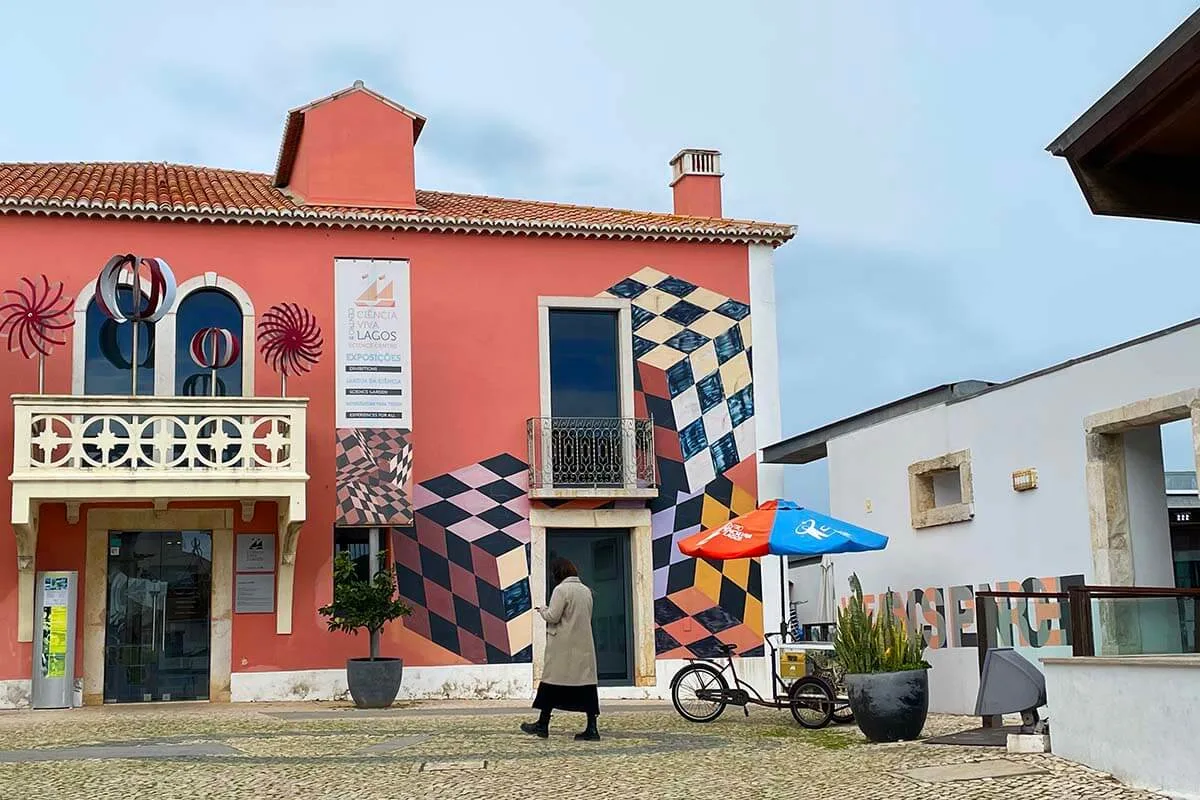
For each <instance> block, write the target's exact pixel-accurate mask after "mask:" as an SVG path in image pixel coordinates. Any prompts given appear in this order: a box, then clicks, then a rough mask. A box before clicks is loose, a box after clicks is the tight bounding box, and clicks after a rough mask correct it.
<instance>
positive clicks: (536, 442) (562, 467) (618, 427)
mask: <svg viewBox="0 0 1200 800" xmlns="http://www.w3.org/2000/svg"><path fill="white" fill-rule="evenodd" d="M526 427H527V432H528V434H529V491H530V495H531V496H532V497H547V498H553V497H654V496H655V495H657V493H658V480H657V475H656V472H655V463H654V423H653V422H652V421H651V420H649V419H632V418H621V417H534V418H533V419H531V420H529V422H528V423H527V426H526Z"/></svg>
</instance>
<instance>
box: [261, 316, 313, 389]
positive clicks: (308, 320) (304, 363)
mask: <svg viewBox="0 0 1200 800" xmlns="http://www.w3.org/2000/svg"><path fill="white" fill-rule="evenodd" d="M258 345H259V349H260V350H261V351H262V354H263V358H265V359H266V361H267V364H268V365H270V367H271V369H273V370H275V371H276V372H278V373H279V377H280V393H281V394H282V395H286V394H287V378H288V375H293V376H295V375H301V374H303V373H305V372H308V371H310V370H311V369H312V368H313V367H314V366H316V364H317V362H318V361H319V360H320V359H321V350H322V348H323V347H324V346H325V340H324V339H322V338H321V326H320V325H318V324H317V318H316V317H314V316H313V315H312V313H311V312H310V311H309V310H308V309H307V308H301V307H300V306H298V305H296V304H295V303H280V304H278V305H275V306H271V308H269V309H267V311H266V313H265V314H263V315H262V320H261V321H260V322H259V323H258Z"/></svg>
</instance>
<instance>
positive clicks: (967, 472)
mask: <svg viewBox="0 0 1200 800" xmlns="http://www.w3.org/2000/svg"><path fill="white" fill-rule="evenodd" d="M950 471H957V472H958V483H959V489H960V490H961V495H962V499H961V500H960V501H959V502H957V503H951V504H949V505H944V506H938V505H934V495H933V476H934V475H935V474H937V473H939V472H950ZM908 497H909V514H910V517H911V519H912V526H913V528H915V529H918V530H919V529H921V528H933V527H936V526H938V525H952V524H954V523H956V522H969V521H970V520H972V519H974V517H975V490H974V484H973V483H972V479H971V451H970V450H957V451H955V452H953V453H946V454H945V455H941V456H937V457H936V458H929V459H925V460H924V461H918V462H916V463H915V464H910V465H909V466H908Z"/></svg>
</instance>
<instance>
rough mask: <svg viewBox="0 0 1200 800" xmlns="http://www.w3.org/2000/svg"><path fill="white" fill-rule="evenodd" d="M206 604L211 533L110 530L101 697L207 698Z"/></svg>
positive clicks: (208, 622)
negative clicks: (102, 691)
mask: <svg viewBox="0 0 1200 800" xmlns="http://www.w3.org/2000/svg"><path fill="white" fill-rule="evenodd" d="M211 602H212V534H211V533H210V532H208V531H169V532H161V531H153V532H146V531H121V532H118V531H114V532H112V533H110V534H109V539H108V620H107V625H106V629H105V639H104V702H106V703H140V702H149V701H152V700H207V699H208V672H209V648H210V628H211V621H212V615H211Z"/></svg>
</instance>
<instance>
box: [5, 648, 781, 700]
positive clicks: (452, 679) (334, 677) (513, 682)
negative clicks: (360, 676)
mask: <svg viewBox="0 0 1200 800" xmlns="http://www.w3.org/2000/svg"><path fill="white" fill-rule="evenodd" d="M736 663H737V671H738V676H739V677H741V678H742V679H743V680H746V681H748V682H749V683H750V684H751V685H752V686H754V688H755V689H757V690H758V691H759V692H762V693H763V694H764V696H766V695H768V694H769V693H770V691H771V689H770V686H771V667H770V664H769V663H768V661H767V659H766V658H740V659H737V661H736ZM686 664H687V662H686V661H684V660H682V659H664V660H662V661H658V662H657V670H656V674H657V680H656V681H655V683H654V684H653V685H650V686H601V687H600V688H599V694H600V700H601V702H602V703H603V701H605V700H660V701H667V702H669V701H670V699H671V680H672V678H674V677H675V673H677V672H678V671H679V670H680V669H682V668H683V667H684V666H685V665H686ZM230 683H231V699H232V700H233V702H235V703H255V702H259V703H265V702H276V701H288V700H291V701H296V700H346V699H349V696H350V695H349V690H348V689H347V688H346V670H344V669H315V670H295V671H286V672H235V673H233V675H232V676H231V680H230ZM0 686H2V684H0ZM533 686H534V681H533V665H532V664H478V665H476V664H472V665H469V666H468V665H461V666H451V667H405V668H404V679H403V680H402V681H401V683H400V694H399V696H398V699H400V700H530V699H532V698H533V693H534V690H533ZM601 711H603V706H602V707H601Z"/></svg>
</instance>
